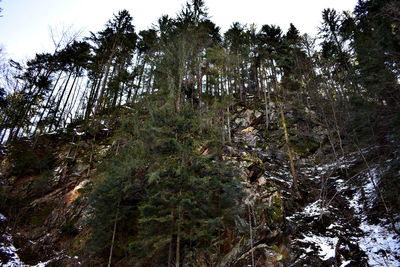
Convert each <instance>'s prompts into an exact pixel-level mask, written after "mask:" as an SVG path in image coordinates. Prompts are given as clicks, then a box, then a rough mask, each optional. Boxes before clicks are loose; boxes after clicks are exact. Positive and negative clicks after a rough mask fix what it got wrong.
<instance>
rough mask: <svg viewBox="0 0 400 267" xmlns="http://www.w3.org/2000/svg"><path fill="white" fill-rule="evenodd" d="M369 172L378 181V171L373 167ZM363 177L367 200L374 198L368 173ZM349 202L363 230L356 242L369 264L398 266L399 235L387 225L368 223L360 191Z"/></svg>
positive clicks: (399, 262)
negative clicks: (362, 234)
mask: <svg viewBox="0 0 400 267" xmlns="http://www.w3.org/2000/svg"><path fill="white" fill-rule="evenodd" d="M371 174H372V178H373V179H374V181H375V183H378V182H379V181H378V177H379V176H380V175H381V174H380V171H379V170H378V169H376V168H373V169H372V170H371ZM365 178H368V179H367V180H365V181H364V185H363V188H364V192H365V196H366V198H367V199H369V200H371V199H374V198H376V194H375V190H374V185H373V183H372V180H371V177H370V174H369V173H367V174H365ZM349 204H350V206H351V207H352V208H353V209H354V211H355V212H356V214H357V215H358V216H359V217H360V218H361V223H360V226H359V228H360V229H361V230H362V231H363V232H364V236H361V237H359V238H358V240H357V242H358V244H359V246H360V248H361V249H362V250H363V251H365V253H366V254H367V256H368V263H369V265H371V266H400V260H399V259H400V237H399V236H397V235H396V233H395V232H394V231H392V230H390V229H388V228H387V226H382V225H375V224H369V223H368V220H367V216H366V214H365V213H364V212H363V211H364V205H365V204H364V203H363V202H362V201H361V193H356V194H354V196H353V198H352V199H349ZM367 205H368V203H367ZM396 257H397V259H396Z"/></svg>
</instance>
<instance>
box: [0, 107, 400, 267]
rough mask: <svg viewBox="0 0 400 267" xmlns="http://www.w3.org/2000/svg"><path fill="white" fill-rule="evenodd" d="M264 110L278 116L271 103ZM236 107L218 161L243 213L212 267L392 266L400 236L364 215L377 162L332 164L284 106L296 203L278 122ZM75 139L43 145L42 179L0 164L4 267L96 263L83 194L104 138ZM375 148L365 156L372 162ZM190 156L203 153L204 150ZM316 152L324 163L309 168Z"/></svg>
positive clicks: (315, 131)
mask: <svg viewBox="0 0 400 267" xmlns="http://www.w3.org/2000/svg"><path fill="white" fill-rule="evenodd" d="M254 106H257V105H255V104H254ZM269 109H270V112H271V114H279V110H277V107H276V106H275V104H274V103H271V105H270V107H269ZM235 110H236V112H235V113H234V114H233V115H232V125H231V127H232V132H231V134H232V144H226V145H225V147H224V149H223V151H224V152H223V158H224V160H225V161H226V162H228V163H230V164H232V166H234V167H235V168H236V169H237V172H238V175H239V176H240V179H241V181H242V183H243V185H244V186H245V191H246V193H247V196H246V198H245V199H244V201H243V203H241V207H242V210H243V215H242V216H240V217H237V218H235V224H236V228H237V229H235V230H234V231H232V229H228V230H227V233H226V234H225V235H226V242H225V248H224V251H225V252H226V253H225V254H224V255H225V256H224V257H221V260H220V262H219V266H238V267H239V266H251V265H252V262H254V263H255V266H382V265H385V264H386V265H388V266H399V264H400V256H399V255H400V251H399V245H398V242H399V237H398V236H397V235H396V234H395V233H394V232H393V231H392V230H390V227H389V225H388V221H387V220H385V217H386V216H385V215H381V216H380V217H377V215H376V214H373V212H372V211H373V207H375V206H376V205H377V203H378V201H377V200H378V196H377V194H376V191H375V189H374V186H373V182H372V180H371V176H372V178H373V179H375V180H374V181H376V182H377V183H378V182H379V179H380V177H381V175H382V172H383V169H382V167H381V166H380V165H378V164H375V165H371V166H370V169H371V170H370V171H368V170H366V169H365V166H364V162H363V161H362V158H361V156H360V154H359V153H348V154H347V155H346V157H342V158H339V159H337V160H335V159H334V158H333V157H331V156H332V155H331V154H329V153H330V152H329V153H327V152H326V151H329V149H330V144H329V143H328V141H327V132H326V131H324V130H323V129H322V128H321V125H320V124H319V123H318V122H315V119H316V116H315V112H314V111H312V110H309V109H307V110H306V111H305V114H306V115H305V116H306V118H305V119H306V120H308V121H307V123H305V122H304V121H298V122H297V121H295V120H293V118H294V117H295V116H294V115H293V114H292V113H293V112H294V111H293V110H292V109H291V108H287V107H285V112H286V115H287V118H288V124H289V126H288V131H289V135H290V138H291V143H290V145H291V146H292V148H293V151H294V159H295V168H296V173H297V177H298V183H299V195H300V198H299V197H298V196H297V194H296V192H295V191H294V189H293V186H292V185H293V177H292V173H291V170H290V164H289V156H288V153H287V147H286V144H285V139H284V136H283V130H282V126H281V124H280V119H279V117H278V116H276V115H271V116H270V118H271V121H270V125H269V128H268V129H267V128H266V125H265V121H264V113H263V111H262V109H257V108H255V107H253V106H252V107H249V106H240V105H237V106H236V107H235ZM291 118H292V119H291ZM313 121H314V123H313ZM306 124H307V125H306ZM299 129H303V130H302V131H299ZM74 138H75V140H78V141H77V142H74V143H71V142H69V141H68V142H67V141H66V140H65V141H64V142H63V141H58V142H56V143H55V144H53V145H52V146H51V147H50V148H49V149H51V150H52V153H53V155H54V163H53V164H52V167H51V168H50V170H49V171H48V172H42V173H39V172H37V171H36V172H35V171H30V172H25V173H24V175H20V176H18V175H15V174H14V173H15V172H14V171H13V168H15V166H13V165H12V163H11V161H10V160H9V158H7V157H5V158H3V159H2V164H1V168H0V170H1V176H2V178H1V180H0V181H1V184H0V185H1V190H2V192H4V193H3V195H5V196H6V198H5V199H4V204H5V205H2V206H1V208H2V209H1V211H0V212H1V213H3V214H4V215H5V216H6V217H7V219H5V217H0V230H2V232H3V233H5V234H3V235H2V237H1V238H2V240H1V242H0V243H2V244H3V245H2V248H1V250H0V261H1V263H2V264H7V263H11V262H14V263H15V262H19V263H21V264H22V263H24V264H31V265H33V264H38V263H39V262H42V263H43V262H46V263H47V264H54V265H55V266H77V265H80V264H82V265H89V264H92V265H96V266H97V265H99V264H101V262H100V263H99V262H97V261H96V260H95V259H93V258H91V255H88V254H87V253H85V252H83V251H84V250H83V249H84V247H85V242H86V240H87V238H88V236H89V235H90V228H89V227H88V225H87V219H88V216H89V215H88V214H89V208H88V204H87V199H86V195H87V192H89V191H90V190H91V183H92V179H93V177H94V174H95V171H96V170H95V166H96V164H97V163H98V162H100V161H101V160H102V158H103V157H104V156H106V154H107V151H108V150H109V149H112V145H108V143H109V142H111V141H110V140H107V139H106V138H105V139H104V140H102V141H100V142H96V143H94V142H90V141H87V142H86V141H83V140H82V139H80V138H82V137H81V136H80V135H77V136H75V137H74ZM379 149H380V148H379V147H376V148H374V149H369V150H363V152H364V154H365V156H366V157H368V155H370V154H371V157H372V155H373V154H374V153H375V154H376V153H379ZM198 152H199V153H200V154H203V155H207V154H208V153H209V151H208V149H207V147H203V146H199V147H198ZM321 154H323V155H324V157H322V158H323V159H324V160H325V162H323V161H321V162H317V159H318V157H317V156H318V155H321ZM320 158H321V157H320ZM44 173H45V175H44ZM2 201H3V200H2ZM378 205H379V204H378ZM5 207H7V208H5ZM395 217H396V216H395ZM6 244H9V245H7V246H6ZM11 245H13V247H14V249H13V247H11ZM17 249H18V251H17Z"/></svg>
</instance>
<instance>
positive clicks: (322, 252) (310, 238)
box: [299, 235, 338, 261]
mask: <svg viewBox="0 0 400 267" xmlns="http://www.w3.org/2000/svg"><path fill="white" fill-rule="evenodd" d="M299 241H302V242H306V243H312V244H315V245H316V246H317V247H319V250H318V255H319V256H320V257H321V258H322V259H323V260H324V261H325V260H328V259H330V258H332V257H335V247H336V244H337V242H338V238H337V237H326V236H318V235H305V236H304V238H303V239H300V240H299Z"/></svg>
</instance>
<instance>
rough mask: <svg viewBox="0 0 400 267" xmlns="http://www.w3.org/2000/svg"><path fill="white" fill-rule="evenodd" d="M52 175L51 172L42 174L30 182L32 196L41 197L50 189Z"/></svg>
mask: <svg viewBox="0 0 400 267" xmlns="http://www.w3.org/2000/svg"><path fill="white" fill-rule="evenodd" d="M52 179H53V173H52V172H51V171H45V172H43V173H42V174H41V175H40V176H39V177H37V178H35V179H34V180H33V182H32V187H31V190H32V192H33V194H34V195H37V196H40V197H42V196H43V195H44V194H46V193H47V192H48V191H49V189H50V188H51V185H50V183H51V180H52Z"/></svg>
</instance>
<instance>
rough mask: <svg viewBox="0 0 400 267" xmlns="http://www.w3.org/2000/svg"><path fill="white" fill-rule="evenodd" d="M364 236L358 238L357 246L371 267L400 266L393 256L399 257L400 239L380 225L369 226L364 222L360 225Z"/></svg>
mask: <svg viewBox="0 0 400 267" xmlns="http://www.w3.org/2000/svg"><path fill="white" fill-rule="evenodd" d="M360 229H361V230H362V231H363V232H364V234H365V236H362V237H360V239H359V245H360V248H361V249H362V250H364V251H365V252H366V254H367V255H368V263H369V264H370V265H371V266H385V265H386V266H400V261H399V260H398V259H396V258H395V255H397V256H400V238H399V237H398V236H396V234H395V233H393V232H391V231H390V230H388V229H386V228H385V227H382V226H380V225H371V224H368V223H367V222H366V221H363V222H362V223H361V224H360Z"/></svg>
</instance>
